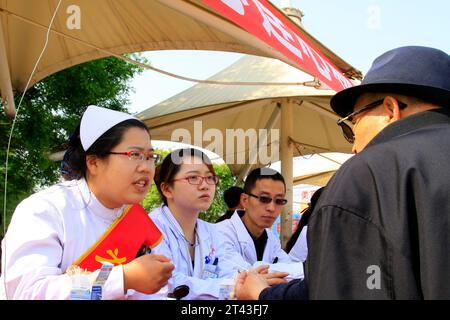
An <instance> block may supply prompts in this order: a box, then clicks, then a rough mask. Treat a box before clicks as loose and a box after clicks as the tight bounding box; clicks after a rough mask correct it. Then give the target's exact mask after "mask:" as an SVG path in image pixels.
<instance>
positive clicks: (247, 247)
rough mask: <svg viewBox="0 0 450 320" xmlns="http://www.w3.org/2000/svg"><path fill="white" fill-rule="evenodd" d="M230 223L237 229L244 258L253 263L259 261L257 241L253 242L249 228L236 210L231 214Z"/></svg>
mask: <svg viewBox="0 0 450 320" xmlns="http://www.w3.org/2000/svg"><path fill="white" fill-rule="evenodd" d="M230 223H231V224H232V226H233V228H234V229H235V230H236V236H237V239H238V241H239V245H240V247H241V250H242V252H241V254H242V255H243V256H244V259H245V260H246V261H247V262H249V263H250V264H253V263H254V262H255V261H257V256H256V248H255V243H254V242H253V239H252V237H251V236H250V234H249V233H248V231H247V228H246V227H245V225H244V222H243V221H242V219H241V217H240V216H239V214H238V213H237V212H236V211H235V212H234V214H233V215H232V216H231V218H230Z"/></svg>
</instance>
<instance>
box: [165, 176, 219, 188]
mask: <svg viewBox="0 0 450 320" xmlns="http://www.w3.org/2000/svg"><path fill="white" fill-rule="evenodd" d="M179 180H187V182H189V184H193V185H196V186H198V185H201V184H202V183H203V180H205V181H206V183H207V184H210V185H216V184H218V183H219V176H214V175H213V176H206V177H203V176H188V177H184V178H179V179H173V180H172V181H179Z"/></svg>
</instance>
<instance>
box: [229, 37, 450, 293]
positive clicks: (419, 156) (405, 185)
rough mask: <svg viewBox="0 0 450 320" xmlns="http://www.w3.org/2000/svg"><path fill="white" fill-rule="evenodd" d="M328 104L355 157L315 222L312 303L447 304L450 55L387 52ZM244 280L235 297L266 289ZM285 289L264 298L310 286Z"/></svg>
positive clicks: (311, 231)
mask: <svg viewBox="0 0 450 320" xmlns="http://www.w3.org/2000/svg"><path fill="white" fill-rule="evenodd" d="M331 107H332V108H333V110H334V111H335V112H336V113H337V114H339V115H340V116H341V117H343V118H342V119H341V120H339V121H338V125H340V126H341V128H342V130H343V133H344V136H345V138H346V139H347V140H348V141H349V142H351V143H353V151H354V152H355V153H357V154H356V155H355V156H354V157H353V158H352V159H350V160H348V161H347V162H346V163H345V164H344V165H343V166H342V167H341V168H340V169H339V170H338V171H337V172H336V174H335V176H334V177H333V178H332V179H331V180H330V182H329V183H328V185H327V188H326V189H325V191H324V193H322V195H321V197H320V199H319V202H318V204H317V206H316V209H315V210H314V212H313V214H312V216H311V218H310V221H309V228H308V248H309V254H308V260H307V266H306V286H307V288H308V298H309V299H449V298H450V276H449V275H450V273H449V270H450V254H449V244H450V197H449V195H450V165H449V159H450V56H449V55H448V54H446V53H445V52H442V51H440V50H436V49H432V48H427V47H417V46H410V47H401V48H397V49H394V50H391V51H388V52H386V53H384V54H383V55H381V56H380V57H378V58H377V59H376V60H375V61H374V62H373V65H372V67H371V69H370V70H369V72H368V73H367V75H366V77H365V78H364V80H363V81H362V83H361V85H359V86H355V87H352V88H348V89H345V90H343V91H341V92H339V93H337V94H336V95H335V96H334V97H333V98H332V100H331ZM352 127H353V128H352ZM244 277H245V276H241V279H240V283H239V284H238V285H237V291H238V292H237V294H238V297H239V292H244V290H242V289H241V288H240V286H242V287H243V288H245V286H252V289H254V288H255V287H258V286H259V288H260V289H259V292H261V282H260V281H259V282H258V281H256V280H258V279H255V277H253V276H252V275H251V276H250V277H249V276H247V279H244ZM244 280H245V281H244ZM288 289H289V288H287V289H283V288H282V287H278V290H274V289H264V290H263V291H262V292H261V294H260V295H259V298H261V299H267V298H274V297H281V296H283V295H284V296H290V297H295V296H301V295H302V293H304V289H305V283H302V284H301V285H300V286H296V287H294V286H292V285H291V288H290V289H292V290H291V292H294V291H295V290H296V291H297V293H296V294H294V295H292V294H291V295H286V294H287V293H288V292H287V291H288ZM283 290H284V291H283ZM253 292H258V290H256V291H253ZM241 297H242V295H241ZM244 298H245V297H244ZM247 298H250V297H247Z"/></svg>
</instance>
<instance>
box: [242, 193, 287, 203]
mask: <svg viewBox="0 0 450 320" xmlns="http://www.w3.org/2000/svg"><path fill="white" fill-rule="evenodd" d="M245 194H246V195H249V196H250V197H253V198H256V199H258V200H259V202H261V203H264V204H268V203H271V202H272V201H275V204H277V205H279V206H283V205H285V204H286V203H287V202H288V201H287V199H280V198H277V199H272V198H271V197H268V196H256V195H254V194H252V193H249V192H245Z"/></svg>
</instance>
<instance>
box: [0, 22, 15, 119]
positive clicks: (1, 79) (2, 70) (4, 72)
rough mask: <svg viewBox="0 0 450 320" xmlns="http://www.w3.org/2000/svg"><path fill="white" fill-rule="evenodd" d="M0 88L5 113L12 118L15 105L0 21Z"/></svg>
mask: <svg viewBox="0 0 450 320" xmlns="http://www.w3.org/2000/svg"><path fill="white" fill-rule="evenodd" d="M0 90H1V93H2V103H3V108H4V109H5V112H6V115H7V116H8V117H11V118H14V116H15V115H16V107H15V105H14V94H13V91H12V86H11V76H10V74H9V64H8V56H7V54H6V46H5V37H4V35H3V24H2V23H0Z"/></svg>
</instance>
